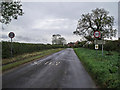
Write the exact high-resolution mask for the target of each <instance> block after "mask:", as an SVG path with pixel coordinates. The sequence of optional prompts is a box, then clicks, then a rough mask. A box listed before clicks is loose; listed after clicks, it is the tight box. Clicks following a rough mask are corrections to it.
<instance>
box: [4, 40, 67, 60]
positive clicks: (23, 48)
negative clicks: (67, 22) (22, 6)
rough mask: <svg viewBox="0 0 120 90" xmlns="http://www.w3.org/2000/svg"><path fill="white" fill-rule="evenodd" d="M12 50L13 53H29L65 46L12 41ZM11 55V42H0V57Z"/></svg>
mask: <svg viewBox="0 0 120 90" xmlns="http://www.w3.org/2000/svg"><path fill="white" fill-rule="evenodd" d="M12 47H13V48H12V52H13V55H14V56H16V55H21V54H24V53H31V52H36V51H41V50H46V49H55V48H65V46H63V45H51V44H30V43H18V42H13V43H12ZM10 57H11V43H10V42H5V41H3V42H2V58H10Z"/></svg>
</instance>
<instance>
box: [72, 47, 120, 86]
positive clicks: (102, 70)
mask: <svg viewBox="0 0 120 90" xmlns="http://www.w3.org/2000/svg"><path fill="white" fill-rule="evenodd" d="M74 51H75V53H76V54H77V56H78V57H79V59H80V61H81V62H82V63H83V65H84V66H85V68H86V70H87V71H88V72H89V73H90V74H91V76H92V77H93V79H94V80H95V81H96V82H97V84H98V85H100V87H101V88H120V78H119V66H120V63H119V59H118V53H117V52H112V55H107V53H108V52H107V51H104V56H103V57H102V52H101V51H96V50H90V49H86V48H74Z"/></svg>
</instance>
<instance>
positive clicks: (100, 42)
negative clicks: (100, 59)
mask: <svg viewBox="0 0 120 90" xmlns="http://www.w3.org/2000/svg"><path fill="white" fill-rule="evenodd" d="M94 44H105V41H103V40H94Z"/></svg>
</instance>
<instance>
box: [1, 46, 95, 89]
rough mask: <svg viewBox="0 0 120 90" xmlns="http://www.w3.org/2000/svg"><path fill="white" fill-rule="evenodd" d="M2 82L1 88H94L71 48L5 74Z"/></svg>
mask: <svg viewBox="0 0 120 90" xmlns="http://www.w3.org/2000/svg"><path fill="white" fill-rule="evenodd" d="M81 53H82V52H81ZM2 80H3V88H96V85H95V83H94V81H93V80H92V79H91V77H90V76H89V74H88V73H87V72H86V71H85V69H84V67H83V66H82V64H81V62H80V61H79V59H78V57H77V56H76V54H75V52H74V50H73V49H72V48H68V49H65V50H62V51H60V52H57V53H55V54H52V55H50V56H48V57H46V58H43V59H40V60H36V61H34V62H31V63H28V64H25V65H22V66H20V67H18V68H16V69H14V70H11V71H9V72H6V73H4V74H3V76H2Z"/></svg>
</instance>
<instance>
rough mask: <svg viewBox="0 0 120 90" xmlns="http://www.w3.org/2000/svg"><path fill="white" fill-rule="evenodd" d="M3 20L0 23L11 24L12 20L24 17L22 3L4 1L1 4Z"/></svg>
mask: <svg viewBox="0 0 120 90" xmlns="http://www.w3.org/2000/svg"><path fill="white" fill-rule="evenodd" d="M0 8H1V10H0V11H1V19H0V22H1V23H4V24H9V23H10V22H11V20H12V19H17V18H18V16H22V15H23V14H24V13H23V9H22V4H21V2H20V1H12V0H11V1H9V2H7V1H2V2H1V3H0Z"/></svg>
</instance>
